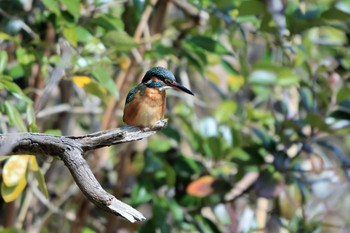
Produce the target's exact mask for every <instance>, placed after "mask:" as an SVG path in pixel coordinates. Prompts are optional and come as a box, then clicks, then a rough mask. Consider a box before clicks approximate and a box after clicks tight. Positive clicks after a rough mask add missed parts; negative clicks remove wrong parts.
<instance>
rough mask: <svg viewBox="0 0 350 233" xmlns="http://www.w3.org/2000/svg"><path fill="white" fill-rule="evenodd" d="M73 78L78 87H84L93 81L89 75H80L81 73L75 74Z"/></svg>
mask: <svg viewBox="0 0 350 233" xmlns="http://www.w3.org/2000/svg"><path fill="white" fill-rule="evenodd" d="M72 80H73V82H74V83H75V84H76V85H77V86H78V87H84V86H85V85H87V84H89V83H91V82H92V81H93V80H92V79H91V78H90V77H89V76H79V75H76V76H73V77H72Z"/></svg>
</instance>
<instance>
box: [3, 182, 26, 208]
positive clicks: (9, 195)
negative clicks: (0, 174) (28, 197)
mask: <svg viewBox="0 0 350 233" xmlns="http://www.w3.org/2000/svg"><path fill="white" fill-rule="evenodd" d="M26 185H27V178H26V177H25V176H23V177H22V178H21V179H20V180H19V182H18V183H17V184H16V185H14V186H6V185H5V183H2V184H1V196H2V198H3V199H4V201H5V202H11V201H13V200H15V199H16V198H17V197H19V195H21V193H22V192H23V190H24V188H25V187H26Z"/></svg>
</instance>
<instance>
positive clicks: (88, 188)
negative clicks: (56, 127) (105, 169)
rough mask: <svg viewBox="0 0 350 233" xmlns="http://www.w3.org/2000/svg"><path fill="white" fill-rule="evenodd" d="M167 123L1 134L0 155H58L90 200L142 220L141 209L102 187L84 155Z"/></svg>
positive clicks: (137, 136) (145, 133)
mask: <svg viewBox="0 0 350 233" xmlns="http://www.w3.org/2000/svg"><path fill="white" fill-rule="evenodd" d="M166 125H167V120H162V121H159V123H158V124H157V125H156V126H155V127H153V128H151V129H144V130H140V129H139V128H137V127H131V126H125V127H121V128H116V129H112V130H106V131H100V132H96V133H92V134H88V135H83V136H53V135H47V134H41V133H11V134H0V154H2V155H21V154H26V155H28V154H31V155H35V156H44V157H49V156H59V157H60V158H61V159H62V160H63V162H64V164H65V165H66V166H67V167H68V169H69V171H70V173H71V174H72V176H73V178H74V180H75V182H76V184H77V185H78V187H79V188H80V190H81V191H82V192H83V193H84V195H85V196H86V197H87V198H88V199H89V200H90V201H91V202H93V203H94V204H95V205H97V206H99V207H100V208H102V209H104V210H106V211H108V212H110V213H113V214H115V215H120V216H121V217H123V218H125V219H127V220H129V221H130V222H136V221H142V220H145V217H144V216H143V215H142V214H141V213H140V212H139V211H137V210H135V209H134V208H132V207H131V206H129V205H127V204H125V203H123V202H121V201H119V200H118V199H117V198H115V197H114V196H113V195H111V194H109V193H107V192H106V191H105V190H104V189H103V188H102V187H101V185H100V184H99V183H98V181H97V180H96V178H95V176H94V175H93V173H92V171H91V169H90V167H89V166H88V164H87V162H86V160H85V159H84V157H83V156H84V153H85V152H87V151H89V150H94V149H97V148H101V147H105V146H111V145H116V144H119V143H125V142H131V141H136V140H141V139H143V138H146V137H149V136H151V135H153V134H155V133H156V132H157V131H158V130H160V129H162V128H163V127H165V126H166Z"/></svg>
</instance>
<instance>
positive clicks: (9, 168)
mask: <svg viewBox="0 0 350 233" xmlns="http://www.w3.org/2000/svg"><path fill="white" fill-rule="evenodd" d="M30 157H31V156H29V155H21V156H11V158H9V159H8V160H7V161H6V163H5V165H4V168H3V171H2V179H3V181H4V184H5V185H6V186H14V185H17V184H18V183H19V181H20V180H21V179H22V178H23V177H25V175H26V171H27V167H28V162H29V159H30Z"/></svg>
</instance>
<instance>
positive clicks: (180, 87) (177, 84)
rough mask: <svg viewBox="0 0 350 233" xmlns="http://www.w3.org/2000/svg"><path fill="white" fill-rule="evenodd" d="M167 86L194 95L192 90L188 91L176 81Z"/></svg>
mask: <svg viewBox="0 0 350 233" xmlns="http://www.w3.org/2000/svg"><path fill="white" fill-rule="evenodd" d="M169 86H171V87H172V88H174V89H176V90H178V91H183V92H186V93H187V94H190V95H194V94H193V92H192V91H190V90H189V89H187V88H186V87H184V86H182V85H181V84H179V83H177V82H173V83H171V84H169Z"/></svg>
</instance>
